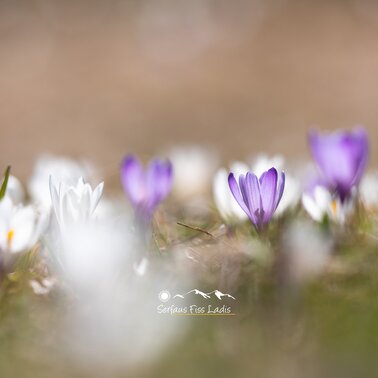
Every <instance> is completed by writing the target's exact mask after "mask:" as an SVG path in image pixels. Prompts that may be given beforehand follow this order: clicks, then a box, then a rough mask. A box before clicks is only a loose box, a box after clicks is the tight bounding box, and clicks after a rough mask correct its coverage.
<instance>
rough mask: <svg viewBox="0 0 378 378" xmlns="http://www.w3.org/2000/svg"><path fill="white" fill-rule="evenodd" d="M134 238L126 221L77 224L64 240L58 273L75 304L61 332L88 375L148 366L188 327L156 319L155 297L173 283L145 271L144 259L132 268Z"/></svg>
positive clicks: (166, 318) (136, 252) (155, 272)
mask: <svg viewBox="0 0 378 378" xmlns="http://www.w3.org/2000/svg"><path fill="white" fill-rule="evenodd" d="M137 237H138V234H136V233H133V232H132V227H131V223H129V222H128V221H124V220H121V221H120V222H119V221H117V222H109V221H108V220H99V221H97V222H91V223H85V224H80V225H78V226H76V227H71V228H69V229H68V230H67V232H66V233H65V234H63V235H62V238H61V239H62V244H61V247H62V248H61V249H60V250H59V252H60V256H59V260H60V262H61V264H62V267H63V269H62V270H61V273H63V278H65V282H66V283H67V285H66V286H65V287H67V288H71V289H73V292H74V293H75V296H76V297H77V300H76V301H74V302H73V303H74V305H73V306H70V309H69V310H68V311H67V313H66V314H65V318H64V322H65V323H64V324H63V327H61V328H60V329H62V338H63V340H68V342H66V343H64V345H65V347H66V348H67V353H69V355H70V356H72V357H73V358H74V359H75V360H76V361H77V363H80V364H81V365H83V366H85V367H87V369H89V373H91V374H90V375H93V372H94V371H96V370H97V369H98V368H99V367H101V368H102V369H103V368H104V366H106V367H107V371H108V372H109V371H113V370H117V369H118V370H119V369H120V368H122V369H124V368H125V367H129V366H130V365H132V364H134V363H140V362H143V364H145V363H147V362H148V361H150V360H151V359H153V358H154V357H155V356H158V355H159V354H160V353H161V352H162V351H163V350H164V347H169V346H170V341H172V340H176V337H178V335H180V334H181V333H182V331H183V330H184V329H185V327H184V326H183V324H182V323H185V324H187V321H184V320H181V319H179V317H175V318H174V319H173V317H171V316H161V315H159V314H157V310H156V307H157V306H158V305H159V304H160V302H159V300H158V296H157V295H158V293H159V292H160V291H161V290H162V288H167V287H168V283H172V278H171V277H169V275H167V273H166V271H165V273H163V272H162V271H161V270H160V269H154V270H152V269H150V268H149V269H148V271H146V267H147V266H146V264H147V260H145V259H144V260H142V261H141V263H140V264H139V266H137V267H136V266H135V264H134V261H135V259H134V257H135V256H136V255H141V253H140V252H141V251H139V250H138V245H140V243H138V242H136V240H135V239H136V238H137ZM159 266H160V267H161V265H159ZM181 279H182V278H181ZM69 292H71V290H69ZM178 325H179V326H178ZM67 335H69V337H68V338H67ZM109 369H110V370H109ZM110 375H113V374H110Z"/></svg>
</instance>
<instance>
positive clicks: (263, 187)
mask: <svg viewBox="0 0 378 378" xmlns="http://www.w3.org/2000/svg"><path fill="white" fill-rule="evenodd" d="M276 192H277V170H276V169H275V168H271V169H269V171H267V172H265V173H263V174H262V176H261V177H260V194H261V202H262V209H263V211H264V215H263V222H264V223H268V222H269V221H270V219H271V218H272V216H273V213H274V210H275V209H276Z"/></svg>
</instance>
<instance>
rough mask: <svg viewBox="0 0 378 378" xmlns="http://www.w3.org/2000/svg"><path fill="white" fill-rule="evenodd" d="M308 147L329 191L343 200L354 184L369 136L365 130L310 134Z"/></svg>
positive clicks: (367, 152) (362, 170)
mask: <svg viewBox="0 0 378 378" xmlns="http://www.w3.org/2000/svg"><path fill="white" fill-rule="evenodd" d="M309 142H310V149H311V152H312V155H313V158H314V160H315V162H316V164H317V166H318V168H319V170H320V172H321V175H322V179H323V180H324V181H325V183H326V186H327V187H328V189H329V190H331V191H334V192H336V193H337V194H338V195H339V197H340V199H341V201H342V202H343V201H344V200H345V199H346V198H347V197H349V195H350V193H351V190H352V188H353V187H354V186H357V185H358V184H359V182H360V180H361V177H362V175H363V173H364V170H365V167H366V163H367V160H368V155H369V143H368V137H367V134H366V132H365V130H364V129H362V128H358V129H355V130H354V131H352V132H345V131H337V132H334V133H331V134H323V135H321V134H319V133H317V132H315V131H312V132H311V133H310V135H309Z"/></svg>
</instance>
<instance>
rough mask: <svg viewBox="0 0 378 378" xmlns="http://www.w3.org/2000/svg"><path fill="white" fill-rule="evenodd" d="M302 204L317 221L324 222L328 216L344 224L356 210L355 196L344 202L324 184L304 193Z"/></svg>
mask: <svg viewBox="0 0 378 378" xmlns="http://www.w3.org/2000/svg"><path fill="white" fill-rule="evenodd" d="M302 205H303V207H304V209H305V210H306V211H307V213H308V214H309V215H310V216H311V218H313V219H314V220H315V221H317V222H322V221H323V220H324V217H326V216H327V217H328V218H329V219H330V220H332V221H334V222H336V223H340V224H343V223H345V221H346V219H347V218H348V217H349V215H351V214H352V212H353V210H354V200H353V198H351V199H349V200H346V201H344V203H342V202H341V201H340V199H339V198H338V197H333V196H332V194H331V193H330V192H329V191H328V190H327V189H326V188H324V187H323V186H316V187H315V188H314V190H313V192H312V193H303V195H302Z"/></svg>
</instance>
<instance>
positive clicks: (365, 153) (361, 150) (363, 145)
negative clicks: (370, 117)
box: [353, 127, 369, 185]
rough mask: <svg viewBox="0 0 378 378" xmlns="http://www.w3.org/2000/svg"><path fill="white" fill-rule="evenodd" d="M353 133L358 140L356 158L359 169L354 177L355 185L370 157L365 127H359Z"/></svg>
mask: <svg viewBox="0 0 378 378" xmlns="http://www.w3.org/2000/svg"><path fill="white" fill-rule="evenodd" d="M353 135H354V137H355V141H356V152H355V153H356V160H357V170H356V175H355V177H354V180H353V181H354V183H353V184H354V185H358V184H359V183H360V180H361V178H362V175H363V174H364V171H365V168H366V164H367V161H368V158H369V139H368V136H367V134H366V131H365V129H364V128H362V127H359V128H357V129H356V130H355V131H354V132H353Z"/></svg>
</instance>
